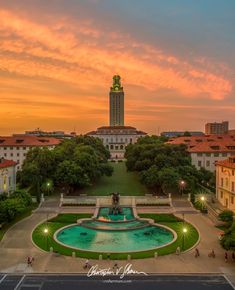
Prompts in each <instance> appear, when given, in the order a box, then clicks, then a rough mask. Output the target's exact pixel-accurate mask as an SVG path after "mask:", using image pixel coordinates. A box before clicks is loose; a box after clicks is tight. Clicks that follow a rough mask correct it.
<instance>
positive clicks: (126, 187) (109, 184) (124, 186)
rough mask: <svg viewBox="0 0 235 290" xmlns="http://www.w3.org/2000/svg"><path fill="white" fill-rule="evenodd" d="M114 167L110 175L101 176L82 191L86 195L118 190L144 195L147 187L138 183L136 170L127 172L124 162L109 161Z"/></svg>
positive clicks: (122, 193)
mask: <svg viewBox="0 0 235 290" xmlns="http://www.w3.org/2000/svg"><path fill="white" fill-rule="evenodd" d="M110 164H111V165H112V166H113V168H114V172H113V175H112V176H111V177H107V176H103V177H102V178H101V179H100V180H99V181H97V183H96V184H94V185H93V186H91V187H89V188H85V189H84V190H83V191H82V192H83V193H85V194H88V195H110V194H111V193H112V192H119V193H120V194H121V195H145V194H147V193H149V192H148V189H147V188H146V187H145V186H144V185H143V184H141V183H140V181H139V177H138V173H137V172H128V171H127V169H126V164H125V162H110Z"/></svg>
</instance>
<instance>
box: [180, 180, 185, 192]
mask: <svg viewBox="0 0 235 290" xmlns="http://www.w3.org/2000/svg"><path fill="white" fill-rule="evenodd" d="M185 185H186V182H185V181H184V180H181V181H180V184H179V186H180V191H181V195H183V191H184V188H185Z"/></svg>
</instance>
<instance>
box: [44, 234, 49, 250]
mask: <svg viewBox="0 0 235 290" xmlns="http://www.w3.org/2000/svg"><path fill="white" fill-rule="evenodd" d="M43 232H44V234H45V236H46V250H47V251H48V233H49V230H48V228H45V229H44V230H43Z"/></svg>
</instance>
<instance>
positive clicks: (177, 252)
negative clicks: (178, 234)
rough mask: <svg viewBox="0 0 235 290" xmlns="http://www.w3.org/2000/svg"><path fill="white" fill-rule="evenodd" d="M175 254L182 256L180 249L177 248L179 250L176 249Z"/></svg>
mask: <svg viewBox="0 0 235 290" xmlns="http://www.w3.org/2000/svg"><path fill="white" fill-rule="evenodd" d="M175 253H176V255H179V254H180V247H177V248H176V251H175Z"/></svg>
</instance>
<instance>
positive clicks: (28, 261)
mask: <svg viewBox="0 0 235 290" xmlns="http://www.w3.org/2000/svg"><path fill="white" fill-rule="evenodd" d="M27 264H28V266H30V265H31V263H30V257H29V256H28V258H27Z"/></svg>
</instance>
